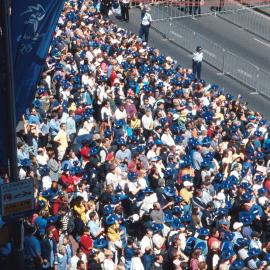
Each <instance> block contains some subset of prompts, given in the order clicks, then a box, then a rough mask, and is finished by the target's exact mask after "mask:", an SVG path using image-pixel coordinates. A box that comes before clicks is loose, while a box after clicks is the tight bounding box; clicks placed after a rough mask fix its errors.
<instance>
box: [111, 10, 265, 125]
mask: <svg viewBox="0 0 270 270" xmlns="http://www.w3.org/2000/svg"><path fill="white" fill-rule="evenodd" d="M111 19H112V20H113V21H114V22H115V23H117V25H118V26H119V27H121V28H124V29H127V30H129V31H130V32H133V33H136V34H137V33H138V31H139V24H140V17H139V13H138V12H137V11H136V10H135V9H131V10H130V21H129V23H127V22H121V21H119V20H117V19H115V18H114V16H111ZM149 46H153V47H155V48H158V49H159V50H160V51H161V53H163V54H164V55H166V56H168V55H169V56H171V57H172V58H173V59H175V60H177V61H178V63H179V64H181V65H182V66H184V67H187V68H190V67H191V55H190V54H189V53H188V52H187V51H185V50H183V49H182V48H180V47H179V46H177V45H176V44H173V43H172V42H170V41H168V40H167V39H164V38H163V37H162V36H161V35H160V34H159V33H158V32H156V31H155V30H154V29H151V30H150V38H149ZM202 78H203V79H205V80H206V81H207V83H217V84H219V85H220V87H223V88H224V89H225V91H226V92H228V93H231V94H233V95H234V96H237V95H238V94H240V95H242V97H243V100H244V101H245V102H248V104H249V108H250V109H252V110H256V111H259V112H260V113H262V114H263V115H264V116H265V118H266V119H268V120H270V114H269V112H270V110H269V105H270V101H269V100H268V99H266V98H265V97H263V96H261V95H259V94H254V93H253V92H252V91H251V90H250V89H248V88H247V87H245V86H243V85H242V84H240V83H238V82H237V81H235V80H234V79H231V78H230V77H227V76H225V75H220V74H218V71H217V70H216V69H215V68H213V67H211V66H209V65H207V64H206V63H203V67H202Z"/></svg>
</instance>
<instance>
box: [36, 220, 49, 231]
mask: <svg viewBox="0 0 270 270" xmlns="http://www.w3.org/2000/svg"><path fill="white" fill-rule="evenodd" d="M35 225H36V226H37V227H38V231H39V233H40V234H41V235H44V234H45V232H46V226H47V220H46V219H45V218H43V217H37V218H36V219H35Z"/></svg>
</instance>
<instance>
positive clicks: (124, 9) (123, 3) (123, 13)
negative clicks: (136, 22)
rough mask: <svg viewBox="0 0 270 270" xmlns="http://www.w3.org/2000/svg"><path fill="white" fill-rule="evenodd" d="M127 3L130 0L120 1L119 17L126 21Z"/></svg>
mask: <svg viewBox="0 0 270 270" xmlns="http://www.w3.org/2000/svg"><path fill="white" fill-rule="evenodd" d="M129 4H130V0H121V2H120V6H121V19H122V20H123V21H126V22H128V21H129Z"/></svg>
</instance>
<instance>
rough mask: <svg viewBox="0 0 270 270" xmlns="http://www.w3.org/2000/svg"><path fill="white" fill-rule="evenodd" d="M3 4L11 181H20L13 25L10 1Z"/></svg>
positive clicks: (3, 1) (3, 0)
mask: <svg viewBox="0 0 270 270" xmlns="http://www.w3.org/2000/svg"><path fill="white" fill-rule="evenodd" d="M1 2H2V7H1V10H2V14H1V16H2V18H3V36H4V46H5V57H6V59H5V60H6V61H5V64H6V76H5V88H6V89H5V90H6V93H7V95H6V98H7V104H8V106H7V107H8V114H7V118H8V121H7V123H8V127H7V131H8V136H7V138H8V148H9V149H8V150H9V151H8V156H9V160H8V163H9V172H10V180H11V181H17V180H18V166H17V141H16V111H15V91H14V74H13V63H12V61H13V58H12V43H11V25H10V5H9V2H10V1H9V0H1Z"/></svg>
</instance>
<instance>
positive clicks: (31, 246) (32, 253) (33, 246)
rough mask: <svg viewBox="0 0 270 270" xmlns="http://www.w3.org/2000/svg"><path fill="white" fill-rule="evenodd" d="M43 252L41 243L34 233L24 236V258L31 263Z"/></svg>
mask: <svg viewBox="0 0 270 270" xmlns="http://www.w3.org/2000/svg"><path fill="white" fill-rule="evenodd" d="M38 254H39V255H40V254H41V247H40V243H39V241H38V240H37V238H36V237H35V236H33V235H26V236H25V237H24V258H25V261H26V262H28V263H30V262H33V260H34V259H35V258H36V257H37V256H38Z"/></svg>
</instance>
